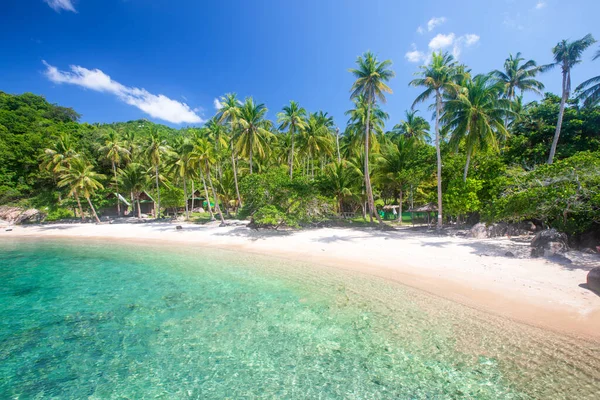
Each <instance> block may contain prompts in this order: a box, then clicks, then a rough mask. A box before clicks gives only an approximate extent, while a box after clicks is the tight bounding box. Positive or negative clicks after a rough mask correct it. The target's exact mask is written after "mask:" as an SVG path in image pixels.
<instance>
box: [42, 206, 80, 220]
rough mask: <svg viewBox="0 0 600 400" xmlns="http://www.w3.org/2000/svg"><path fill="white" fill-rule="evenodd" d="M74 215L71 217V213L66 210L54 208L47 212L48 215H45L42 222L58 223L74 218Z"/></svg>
mask: <svg viewBox="0 0 600 400" xmlns="http://www.w3.org/2000/svg"><path fill="white" fill-rule="evenodd" d="M74 217H75V215H73V211H71V210H69V209H67V208H55V209H52V210H48V215H46V218H45V219H44V221H46V222H53V221H60V220H61V219H68V218H74Z"/></svg>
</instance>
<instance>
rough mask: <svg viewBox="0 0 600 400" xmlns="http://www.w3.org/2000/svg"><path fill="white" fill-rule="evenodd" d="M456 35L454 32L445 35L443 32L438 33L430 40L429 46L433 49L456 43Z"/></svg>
mask: <svg viewBox="0 0 600 400" xmlns="http://www.w3.org/2000/svg"><path fill="white" fill-rule="evenodd" d="M455 37H456V35H454V33H449V34H447V35H444V34H442V33H438V34H437V35H436V36H435V37H434V38H433V39H431V41H430V42H429V48H430V49H431V50H433V51H435V50H441V49H444V48H446V47H449V46H451V45H452V43H454V38H455Z"/></svg>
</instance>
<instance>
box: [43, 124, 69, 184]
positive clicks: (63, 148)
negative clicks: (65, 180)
mask: <svg viewBox="0 0 600 400" xmlns="http://www.w3.org/2000/svg"><path fill="white" fill-rule="evenodd" d="M76 157H78V154H77V151H76V150H75V143H74V142H73V138H72V137H71V135H69V134H67V133H60V134H59V135H58V136H57V137H56V140H54V141H53V142H52V145H51V146H50V147H48V148H46V149H44V153H43V154H42V158H41V160H42V162H41V164H40V168H41V169H45V170H47V171H50V172H51V173H52V174H53V175H55V176H56V175H57V174H58V173H59V172H60V169H61V168H63V167H67V166H68V165H69V162H70V161H71V160H72V159H73V158H76Z"/></svg>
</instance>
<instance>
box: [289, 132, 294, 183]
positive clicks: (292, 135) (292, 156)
mask: <svg viewBox="0 0 600 400" xmlns="http://www.w3.org/2000/svg"><path fill="white" fill-rule="evenodd" d="M293 127H294V125H292V126H291V127H290V135H291V137H292V148H291V149H290V161H289V162H290V179H292V177H293V175H294V128H293Z"/></svg>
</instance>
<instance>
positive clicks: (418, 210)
mask: <svg viewBox="0 0 600 400" xmlns="http://www.w3.org/2000/svg"><path fill="white" fill-rule="evenodd" d="M408 212H409V213H410V215H411V219H412V224H413V225H414V224H415V219H417V220H418V219H419V218H420V219H421V221H422V223H426V224H427V225H431V220H432V217H436V216H437V206H435V205H434V204H433V203H429V204H425V205H423V206H419V207H413V208H411V209H409V210H408ZM434 220H435V218H434Z"/></svg>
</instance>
